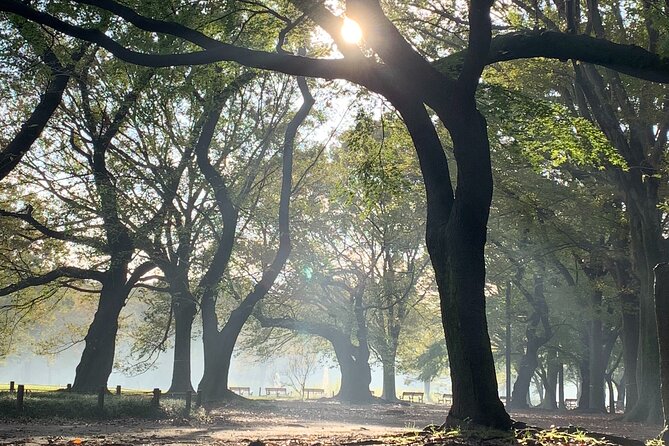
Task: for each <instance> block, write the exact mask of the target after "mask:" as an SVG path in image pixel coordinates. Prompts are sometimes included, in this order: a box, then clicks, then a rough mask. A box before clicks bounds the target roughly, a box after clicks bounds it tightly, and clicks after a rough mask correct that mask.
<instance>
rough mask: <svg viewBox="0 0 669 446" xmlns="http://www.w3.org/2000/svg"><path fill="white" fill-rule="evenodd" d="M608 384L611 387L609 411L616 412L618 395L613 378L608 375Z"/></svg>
mask: <svg viewBox="0 0 669 446" xmlns="http://www.w3.org/2000/svg"><path fill="white" fill-rule="evenodd" d="M606 386H607V388H608V389H609V413H612V414H613V413H616V396H615V393H614V391H613V379H611V377H608V376H607V377H606Z"/></svg>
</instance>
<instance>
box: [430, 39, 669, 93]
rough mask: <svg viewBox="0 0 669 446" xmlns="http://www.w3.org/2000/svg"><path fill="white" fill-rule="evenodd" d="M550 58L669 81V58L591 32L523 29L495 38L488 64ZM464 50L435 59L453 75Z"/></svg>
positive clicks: (657, 80) (436, 63)
mask: <svg viewBox="0 0 669 446" xmlns="http://www.w3.org/2000/svg"><path fill="white" fill-rule="evenodd" d="M534 57H546V58H549V59H558V60H562V61H566V60H569V59H573V60H578V61H581V62H587V63H591V64H594V65H600V66H603V67H606V68H610V69H612V70H614V71H618V72H620V73H624V74H627V75H629V76H633V77H636V78H639V79H644V80H648V81H652V82H659V83H669V58H666V57H662V56H660V55H658V54H655V53H651V52H649V51H647V50H645V49H643V48H641V47H640V46H637V45H622V44H619V43H614V42H611V41H609V40H606V39H598V38H595V37H590V36H587V35H582V34H581V35H579V34H565V33H560V32H556V31H545V30H540V31H523V32H516V33H509V34H501V35H498V36H496V37H494V38H493V40H492V43H491V45H490V52H489V53H488V60H487V62H486V63H487V64H488V65H490V64H493V63H496V62H504V61H510V60H517V59H529V58H534ZM462 60H463V53H462V52H460V53H455V54H452V55H450V56H448V57H445V58H443V59H440V60H438V61H436V62H435V65H436V66H437V67H438V68H439V69H440V70H441V71H445V72H448V73H450V74H452V73H454V72H457V71H459V70H460V68H461V65H462Z"/></svg>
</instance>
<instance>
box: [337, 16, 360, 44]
mask: <svg viewBox="0 0 669 446" xmlns="http://www.w3.org/2000/svg"><path fill="white" fill-rule="evenodd" d="M341 36H342V38H343V39H344V41H345V42H347V43H352V44H356V43H360V41H361V40H362V29H360V25H358V24H357V23H356V22H355V21H354V20H351V19H349V18H348V17H344V25H343V26H342V27H341Z"/></svg>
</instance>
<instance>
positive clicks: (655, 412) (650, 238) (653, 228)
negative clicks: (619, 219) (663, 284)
mask: <svg viewBox="0 0 669 446" xmlns="http://www.w3.org/2000/svg"><path fill="white" fill-rule="evenodd" d="M639 175H640V173H639ZM630 183H634V185H635V186H636V187H630V190H629V191H628V195H629V197H628V198H627V200H626V204H627V208H628V209H629V210H630V212H628V214H629V218H630V228H631V236H632V237H631V240H632V243H631V246H632V253H633V258H634V265H635V271H636V273H637V276H638V277H639V281H640V288H641V293H640V296H639V351H638V363H637V370H636V373H637V376H636V380H637V390H638V397H637V403H636V404H635V405H634V407H633V408H632V409H631V410H630V411H629V412H627V413H626V415H625V418H626V419H627V420H630V421H642V422H647V423H657V422H659V421H661V418H662V407H661V402H660V392H659V388H660V367H659V364H660V358H659V348H658V340H657V323H656V321H655V308H654V302H653V291H652V284H653V271H652V270H653V268H654V266H655V265H656V264H658V263H660V262H661V261H662V257H663V255H662V251H661V246H662V242H663V240H662V236H661V234H662V231H661V228H660V219H659V214H658V209H657V203H658V200H657V191H656V190H654V191H653V190H649V189H654V186H653V184H652V183H654V180H653V179H651V178H648V179H647V180H643V181H642V180H641V179H636V181H630ZM636 183H638V184H636ZM655 188H656V186H655Z"/></svg>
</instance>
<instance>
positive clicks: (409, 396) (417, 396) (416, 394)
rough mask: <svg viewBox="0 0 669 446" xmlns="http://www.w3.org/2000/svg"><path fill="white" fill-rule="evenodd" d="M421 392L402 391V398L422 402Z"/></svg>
mask: <svg viewBox="0 0 669 446" xmlns="http://www.w3.org/2000/svg"><path fill="white" fill-rule="evenodd" d="M423 395H424V393H423V392H402V399H405V398H407V399H409V401H411V402H412V403H413V402H414V399H415V400H416V401H418V402H419V403H422V402H423Z"/></svg>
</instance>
